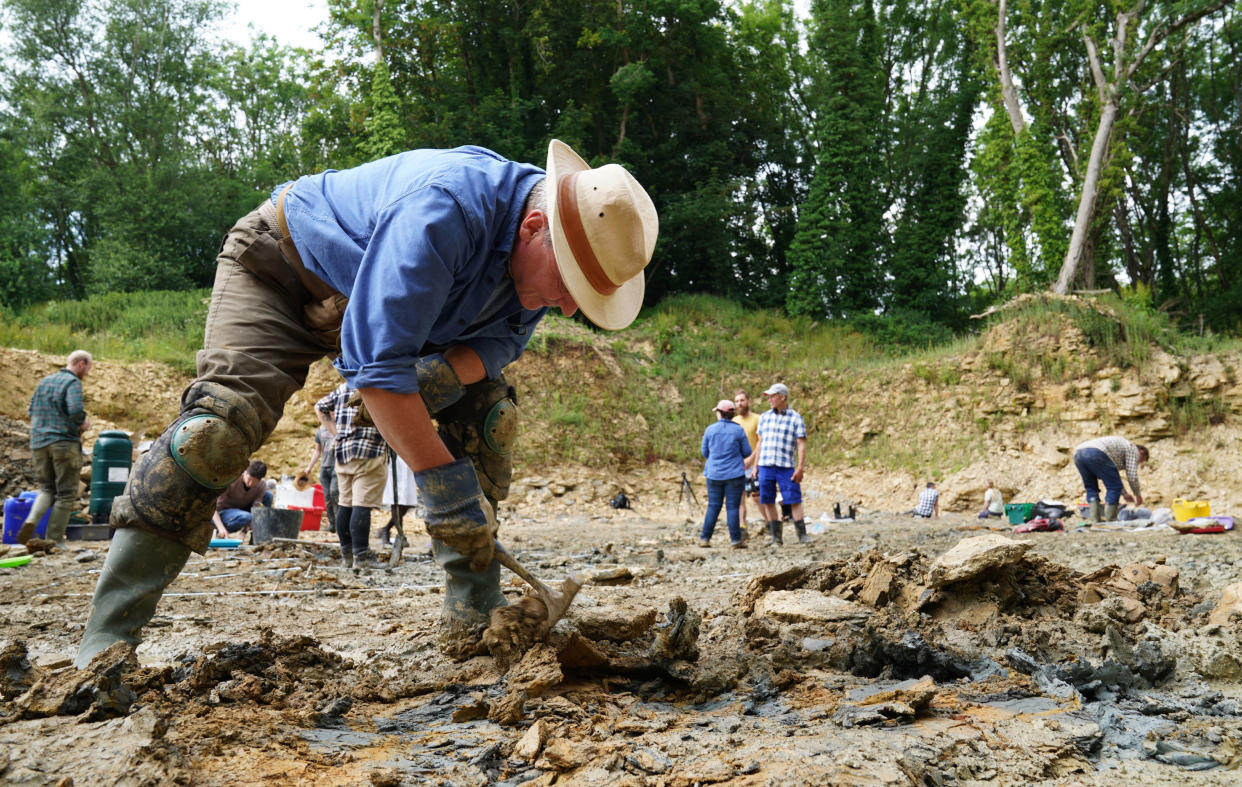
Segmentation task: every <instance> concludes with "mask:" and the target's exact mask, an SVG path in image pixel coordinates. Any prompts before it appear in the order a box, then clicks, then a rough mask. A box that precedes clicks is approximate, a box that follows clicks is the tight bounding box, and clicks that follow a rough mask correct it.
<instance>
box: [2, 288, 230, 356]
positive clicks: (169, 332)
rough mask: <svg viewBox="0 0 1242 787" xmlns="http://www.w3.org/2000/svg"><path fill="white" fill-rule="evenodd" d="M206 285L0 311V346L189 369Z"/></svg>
mask: <svg viewBox="0 0 1242 787" xmlns="http://www.w3.org/2000/svg"><path fill="white" fill-rule="evenodd" d="M210 297H211V290H208V289H202V290H190V291H186V292H172V291H163V290H161V291H151V292H133V293H107V294H104V295H96V296H93V297H91V298H87V299H86V300H82V301H49V302H47V303H41V304H36V305H34V306H30V307H28V308H26V309H23V310H21V311H19V312H17V313H16V314H12V313H7V312H0V346H3V347H17V348H21V349H25V350H38V351H39V352H45V353H51V354H53V355H66V354H68V353H70V352H72V351H74V350H77V349H83V350H88V351H90V352H91V353H92V354H93V355H97V356H99V357H100V358H108V359H114V360H119V361H156V362H158V363H164V364H168V365H169V366H172V367H173V368H175V369H177V370H178V371H181V372H185V373H187V374H193V373H194V354H195V353H196V352H197V351H198V350H199V348H201V347H202V346H203V323H204V321H205V320H206V317H207V304H208V300H209V299H210Z"/></svg>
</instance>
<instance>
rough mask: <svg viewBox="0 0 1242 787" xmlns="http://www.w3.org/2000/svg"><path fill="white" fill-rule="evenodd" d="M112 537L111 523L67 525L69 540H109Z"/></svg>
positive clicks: (67, 537)
mask: <svg viewBox="0 0 1242 787" xmlns="http://www.w3.org/2000/svg"><path fill="white" fill-rule="evenodd" d="M110 538H112V526H111V525H98V524H95V525H72V524H71V525H66V526H65V540H67V541H107V540H108V539H110Z"/></svg>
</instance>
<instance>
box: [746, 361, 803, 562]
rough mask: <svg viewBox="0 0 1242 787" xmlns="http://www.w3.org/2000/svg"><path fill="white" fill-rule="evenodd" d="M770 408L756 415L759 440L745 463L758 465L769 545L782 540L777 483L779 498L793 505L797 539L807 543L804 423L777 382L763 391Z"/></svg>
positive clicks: (760, 500) (760, 492)
mask: <svg viewBox="0 0 1242 787" xmlns="http://www.w3.org/2000/svg"><path fill="white" fill-rule="evenodd" d="M763 394H764V396H766V397H768V404H770V405H771V409H770V410H768V411H767V412H765V413H763V414H761V415H760V416H759V440H758V444H757V445H756V446H755V450H754V451H753V452H752V453H751V455H750V457H749V458H747V460H746V464H747V466H750V465H755V464H757V465H758V467H759V508H760V510H762V511H763V516H764V518H766V519H767V521H768V546H774V545H780V544H784V543H785V542H784V540H783V539H782V534H781V530H782V529H783V526H782V525H781V518H780V515H779V513H778V511H777V508H776V487H777V486H780V488H781V500H782V501H783V502H786V503H789V504H790V505H791V506H792V509H793V511H792V513H793V518H794V523H793V524H794V529H795V530H796V531H797V532H798V541H799V542H801V543H804V544H805V543H807V542H808V541H810V540H811V537H810V536H808V535H807V534H806V520H805V519H803V517H802V467H803V464H804V463H805V462H806V423H805V422H804V421H803V420H802V416H801V415H799V414H798V412H797V411H796V410H793V409H792V408H790V407H788V406H787V403H788V399H789V388H788V387H786V386H785V384H784V383H776V384H775V385H773V386H771V387H770V388H768V390H766V391H764V392H763Z"/></svg>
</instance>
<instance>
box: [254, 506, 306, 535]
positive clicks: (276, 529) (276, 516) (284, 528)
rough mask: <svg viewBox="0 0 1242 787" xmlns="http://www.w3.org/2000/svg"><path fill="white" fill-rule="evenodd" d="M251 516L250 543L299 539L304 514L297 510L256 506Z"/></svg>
mask: <svg viewBox="0 0 1242 787" xmlns="http://www.w3.org/2000/svg"><path fill="white" fill-rule="evenodd" d="M250 514H251V516H252V519H251V521H250V527H251V537H250V543H252V544H264V543H267V542H268V541H271V540H272V539H273V538H297V537H298V531H299V530H301V528H302V516H303V515H302V512H301V511H299V510H297V509H296V508H268V507H267V506H255V507H254V508H253V509H252V510H251V511H250Z"/></svg>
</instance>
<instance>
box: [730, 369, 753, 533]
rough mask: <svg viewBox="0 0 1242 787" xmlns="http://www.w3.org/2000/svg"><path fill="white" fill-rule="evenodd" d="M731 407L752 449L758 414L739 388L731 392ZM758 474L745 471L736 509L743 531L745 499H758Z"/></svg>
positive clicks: (736, 422)
mask: <svg viewBox="0 0 1242 787" xmlns="http://www.w3.org/2000/svg"><path fill="white" fill-rule="evenodd" d="M733 406H734V408H736V410H737V412H736V413H735V414H734V416H733V422H734V423H735V424H737V425H739V426H741V427H742V429H743V430H745V431H746V440H747V442H749V443H750V447H751V448H752V449H753V448H754V447H755V446H756V445H758V444H759V413H754V412H751V410H750V396H749V395H748V394H747V393H746V391H744V390H743V389H741V388H739V389H737V390H736V391H734V392H733ZM758 472H759V468H758V467H757V466H756V467H751V468H750V469H749V470H747V471H746V490H745V491H744V492H743V493H742V504H741V506H739V507H738V514H739V518H740V519H741V520H742V528H743V529H745V528H746V498H748V497H754V498H755V499H756V500H758V498H759V485H758V483H757V482H756V480H755V475H756V474H757V473H758Z"/></svg>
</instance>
